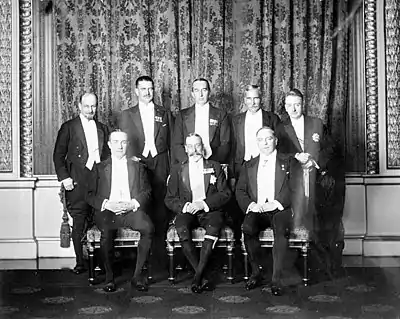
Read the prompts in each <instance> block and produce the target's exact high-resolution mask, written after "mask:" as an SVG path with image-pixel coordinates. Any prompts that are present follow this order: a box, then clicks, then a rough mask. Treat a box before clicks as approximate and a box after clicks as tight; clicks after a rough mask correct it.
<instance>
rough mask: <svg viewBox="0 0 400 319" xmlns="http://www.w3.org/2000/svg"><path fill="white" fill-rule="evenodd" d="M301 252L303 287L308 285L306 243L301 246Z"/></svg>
mask: <svg viewBox="0 0 400 319" xmlns="http://www.w3.org/2000/svg"><path fill="white" fill-rule="evenodd" d="M301 253H302V256H303V267H304V270H303V284H304V286H305V287H307V286H308V244H306V245H303V246H302V247H301Z"/></svg>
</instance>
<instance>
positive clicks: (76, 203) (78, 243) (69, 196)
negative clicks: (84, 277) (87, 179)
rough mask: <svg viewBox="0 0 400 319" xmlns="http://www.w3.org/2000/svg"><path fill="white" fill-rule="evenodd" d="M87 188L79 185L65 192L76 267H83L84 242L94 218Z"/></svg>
mask: <svg viewBox="0 0 400 319" xmlns="http://www.w3.org/2000/svg"><path fill="white" fill-rule="evenodd" d="M86 191H87V190H86V187H85V186H83V185H81V184H79V183H78V184H77V185H75V187H74V189H73V190H71V191H65V198H66V202H67V210H68V213H69V214H70V215H71V217H72V221H73V226H72V233H71V237H72V243H73V245H74V251H75V256H76V257H75V258H76V266H78V267H83V248H82V240H83V238H84V236H85V235H86V234H85V231H86V229H87V226H88V223H89V221H90V220H91V218H92V207H90V206H89V205H88V203H86V201H85V194H86Z"/></svg>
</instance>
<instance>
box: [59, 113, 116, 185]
mask: <svg viewBox="0 0 400 319" xmlns="http://www.w3.org/2000/svg"><path fill="white" fill-rule="evenodd" d="M95 122H96V127H97V137H98V140H99V153H100V160H105V159H106V158H108V157H109V155H110V149H109V148H108V145H107V140H108V134H109V130H108V128H107V126H106V125H104V124H102V123H100V122H98V121H97V120H95ZM88 157H89V153H88V148H87V142H86V137H85V133H84V131H83V126H82V121H81V119H80V117H79V116H77V117H75V118H73V119H72V120H69V121H67V122H65V123H63V124H62V125H61V128H60V130H59V131H58V135H57V140H56V144H55V147H54V152H53V162H54V166H55V169H56V174H57V178H58V180H59V181H62V180H64V179H66V178H68V177H71V178H72V179H73V180H74V181H76V182H77V183H79V182H81V181H84V177H85V174H84V171H85V165H86V162H87V160H88Z"/></svg>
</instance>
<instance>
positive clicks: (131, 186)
mask: <svg viewBox="0 0 400 319" xmlns="http://www.w3.org/2000/svg"><path fill="white" fill-rule="evenodd" d="M127 165H128V183H129V192H130V194H131V198H135V179H136V171H135V167H134V165H133V163H132V162H131V161H130V160H128V161H127Z"/></svg>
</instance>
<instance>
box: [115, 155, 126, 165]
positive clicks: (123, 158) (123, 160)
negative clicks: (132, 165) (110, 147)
mask: <svg viewBox="0 0 400 319" xmlns="http://www.w3.org/2000/svg"><path fill="white" fill-rule="evenodd" d="M111 161H112V163H115V164H117V165H118V164H123V163H126V162H127V159H126V155H125V156H124V157H122V158H120V159H118V158H116V157H115V156H112V155H111Z"/></svg>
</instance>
